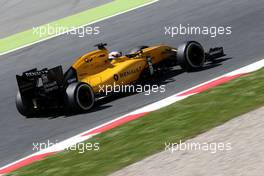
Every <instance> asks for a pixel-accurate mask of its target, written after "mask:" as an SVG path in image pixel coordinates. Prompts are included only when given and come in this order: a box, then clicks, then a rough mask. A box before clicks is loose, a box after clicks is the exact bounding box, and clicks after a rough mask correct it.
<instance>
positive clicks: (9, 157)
mask: <svg viewBox="0 0 264 176" xmlns="http://www.w3.org/2000/svg"><path fill="white" fill-rule="evenodd" d="M263 9H264V3H263V2H261V1H259V0H250V1H249V0H236V1H234V0H226V1H219V0H211V1H210V2H208V0H201V1H196V0H187V1H186V0H179V1H178V0H174V1H171V0H161V1H160V2H158V3H155V4H152V5H150V6H147V7H144V8H141V9H137V10H135V11H133V12H129V13H126V14H123V15H120V16H117V17H114V18H111V19H108V20H106V21H102V22H99V23H97V24H95V25H96V26H100V28H101V35H97V36H87V37H86V38H78V37H76V36H69V35H68V36H66V35H63V36H59V37H57V38H53V39H51V40H48V41H45V42H42V43H39V44H37V45H34V46H31V47H27V48H25V49H22V50H19V51H16V52H13V53H10V54H8V55H4V56H1V57H0V83H1V86H0V99H1V100H2V101H1V102H0V114H1V118H0V141H1V142H0V165H1V166H2V165H5V164H8V163H10V162H12V161H14V160H17V159H20V158H21V157H23V156H26V155H28V154H31V153H32V148H33V145H32V143H33V142H47V140H50V141H52V142H56V141H61V140H63V139H66V138H68V137H71V136H73V135H76V134H78V133H80V132H82V131H84V130H88V129H90V128H92V127H95V126H97V125H100V124H102V123H104V122H107V121H109V120H111V119H113V118H115V117H117V116H120V115H123V114H125V113H127V112H129V111H132V110H134V109H136V108H139V107H142V106H144V105H147V104H149V103H152V102H155V101H157V100H160V99H162V98H165V97H167V96H169V95H172V94H174V93H176V92H179V91H182V90H185V89H186V88H190V87H192V86H194V85H197V84H199V83H202V82H204V81H207V80H209V79H212V78H214V77H216V76H220V75H222V74H224V73H227V72H230V71H232V70H235V69H237V68H240V67H242V66H245V65H247V64H250V63H252V62H255V61H257V60H260V59H262V58H263V55H264V54H263V53H264V52H263V46H264V35H263V31H264V21H263V16H264V10H263ZM180 23H182V24H191V25H194V26H195V25H199V26H232V31H233V33H232V35H229V36H220V37H216V38H211V37H210V36H202V35H196V36H178V37H176V38H170V37H169V36H165V35H164V32H165V31H164V26H168V25H171V26H178V25H179V24H180ZM190 39H193V40H197V41H200V42H201V43H202V44H203V45H204V46H205V48H209V47H210V46H224V47H225V51H226V53H227V55H228V57H227V58H229V57H230V59H227V60H225V61H223V62H221V63H219V64H218V65H215V66H212V67H211V68H210V69H205V70H203V71H199V72H195V73H182V72H181V71H180V68H178V67H177V68H175V72H174V73H173V74H168V75H166V80H165V81H164V82H163V83H164V84H166V92H165V93H163V94H160V93H156V94H151V96H145V95H144V94H143V93H142V94H136V95H132V96H128V97H123V98H120V99H116V100H113V101H110V102H107V103H105V104H101V105H98V106H97V107H95V110H94V111H92V112H89V113H86V114H79V115H73V116H59V117H53V118H40V119H38V118H33V119H25V118H23V117H22V116H21V115H19V114H18V112H17V110H16V107H15V96H16V92H17V86H16V80H15V74H17V73H21V72H22V71H25V70H27V69H30V68H32V67H38V68H41V67H53V66H56V65H59V64H62V65H63V67H64V68H67V67H68V66H69V65H70V64H71V63H72V62H73V60H74V58H77V57H78V56H80V55H82V54H83V53H85V52H86V51H89V50H91V49H93V44H95V43H98V42H101V41H105V42H108V43H109V48H110V49H111V50H116V49H120V50H123V51H126V50H127V49H128V48H133V47H134V46H137V45H142V44H147V45H151V44H156V43H166V44H170V45H175V46H178V45H179V44H180V43H182V42H183V41H186V40H190ZM164 79H165V78H164ZM216 108H217V107H216Z"/></svg>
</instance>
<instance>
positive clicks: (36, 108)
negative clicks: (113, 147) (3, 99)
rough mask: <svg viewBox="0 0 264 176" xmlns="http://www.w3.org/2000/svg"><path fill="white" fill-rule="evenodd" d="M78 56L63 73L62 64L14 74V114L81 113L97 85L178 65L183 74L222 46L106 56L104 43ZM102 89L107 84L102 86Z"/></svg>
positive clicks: (163, 47)
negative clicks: (43, 112)
mask: <svg viewBox="0 0 264 176" xmlns="http://www.w3.org/2000/svg"><path fill="white" fill-rule="evenodd" d="M96 47H97V48H98V49H97V50H95V51H92V52H89V53H87V54H85V55H83V56H82V57H80V58H78V59H77V60H76V61H75V62H74V63H73V64H72V66H71V67H70V68H69V69H68V71H66V72H65V73H63V71H62V66H58V67H55V68H52V69H47V68H45V69H42V70H37V69H32V70H29V71H26V72H24V73H23V74H22V75H17V76H16V78H17V83H18V87H19V91H18V93H17V97H16V106H17V109H18V111H19V112H20V113H21V114H22V115H24V116H33V115H36V114H38V113H39V112H42V111H44V110H47V109H58V108H60V109H61V108H65V109H67V110H71V111H80V110H81V111H87V110H89V109H91V108H92V107H93V105H94V102H95V100H96V99H97V98H98V97H102V96H104V95H103V94H102V92H101V91H100V88H101V87H104V86H105V87H109V85H110V86H114V85H128V84H135V83H136V82H138V81H140V80H142V79H143V80H144V79H146V78H148V77H152V76H154V75H155V72H157V71H158V70H161V69H170V68H171V67H173V66H175V65H180V66H181V67H182V69H184V70H185V71H193V70H198V69H201V68H202V67H203V65H204V63H205V62H207V61H213V60H215V59H217V58H220V57H223V56H224V51H223V48H222V47H218V48H211V49H210V50H209V51H208V52H205V51H204V49H203V47H202V45H201V44H200V43H198V42H195V41H189V42H186V43H184V44H182V45H180V46H179V47H178V48H174V47H171V46H167V45H157V46H151V47H149V46H140V47H137V48H135V49H134V50H132V51H131V52H130V53H129V54H127V55H122V54H121V53H117V54H116V55H114V56H115V57H112V56H111V57H109V52H108V50H107V49H106V44H103V43H101V44H98V45H96ZM106 85H107V86H106Z"/></svg>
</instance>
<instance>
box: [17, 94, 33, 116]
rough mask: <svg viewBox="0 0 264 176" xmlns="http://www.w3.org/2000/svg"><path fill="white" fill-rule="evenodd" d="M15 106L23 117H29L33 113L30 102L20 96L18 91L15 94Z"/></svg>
mask: <svg viewBox="0 0 264 176" xmlns="http://www.w3.org/2000/svg"><path fill="white" fill-rule="evenodd" d="M16 107H17V110H18V112H19V113H20V114H21V115H23V116H25V117H31V116H32V115H33V114H34V110H33V105H32V103H30V101H29V100H27V99H26V98H22V96H21V94H20V92H19V91H18V92H17V96H16Z"/></svg>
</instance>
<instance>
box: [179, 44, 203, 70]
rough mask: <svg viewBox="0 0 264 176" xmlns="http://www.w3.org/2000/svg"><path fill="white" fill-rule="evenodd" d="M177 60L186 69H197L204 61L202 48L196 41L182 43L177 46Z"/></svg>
mask: <svg viewBox="0 0 264 176" xmlns="http://www.w3.org/2000/svg"><path fill="white" fill-rule="evenodd" d="M177 60H178V62H179V65H180V66H181V67H182V68H183V69H184V70H186V71H195V70H199V69H201V68H202V67H203V66H204V63H205V52H204V48H203V46H202V45H201V44H200V43H198V42H196V41H189V42H187V43H184V44H182V45H180V46H179V47H178V50H177Z"/></svg>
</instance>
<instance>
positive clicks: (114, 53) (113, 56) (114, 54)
mask: <svg viewBox="0 0 264 176" xmlns="http://www.w3.org/2000/svg"><path fill="white" fill-rule="evenodd" d="M121 56H122V53H121V52H119V51H112V52H111V53H109V59H116V58H118V57H121Z"/></svg>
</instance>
